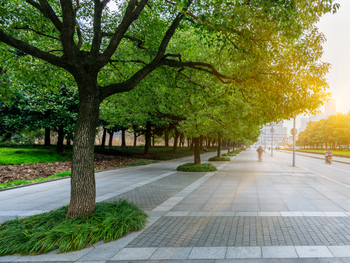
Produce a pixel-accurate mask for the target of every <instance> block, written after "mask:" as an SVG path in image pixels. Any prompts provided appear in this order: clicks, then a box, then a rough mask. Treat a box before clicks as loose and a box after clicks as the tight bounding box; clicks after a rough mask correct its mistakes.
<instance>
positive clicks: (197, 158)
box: [193, 137, 201, 164]
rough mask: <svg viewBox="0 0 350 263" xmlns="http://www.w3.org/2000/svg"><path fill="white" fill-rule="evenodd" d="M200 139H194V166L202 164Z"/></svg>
mask: <svg viewBox="0 0 350 263" xmlns="http://www.w3.org/2000/svg"><path fill="white" fill-rule="evenodd" d="M199 140H200V139H199V138H198V137H197V138H193V141H194V164H201V153H200V148H199Z"/></svg>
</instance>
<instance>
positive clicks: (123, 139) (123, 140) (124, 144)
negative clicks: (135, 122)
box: [122, 129, 126, 147]
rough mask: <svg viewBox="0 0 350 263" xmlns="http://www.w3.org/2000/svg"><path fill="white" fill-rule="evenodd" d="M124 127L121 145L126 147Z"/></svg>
mask: <svg viewBox="0 0 350 263" xmlns="http://www.w3.org/2000/svg"><path fill="white" fill-rule="evenodd" d="M125 131H126V130H125V129H122V147H126V142H125Z"/></svg>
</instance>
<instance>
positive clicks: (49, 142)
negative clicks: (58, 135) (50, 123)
mask: <svg viewBox="0 0 350 263" xmlns="http://www.w3.org/2000/svg"><path fill="white" fill-rule="evenodd" d="M50 131H51V129H50V127H48V128H45V143H44V145H45V146H50V145H51V140H50Z"/></svg>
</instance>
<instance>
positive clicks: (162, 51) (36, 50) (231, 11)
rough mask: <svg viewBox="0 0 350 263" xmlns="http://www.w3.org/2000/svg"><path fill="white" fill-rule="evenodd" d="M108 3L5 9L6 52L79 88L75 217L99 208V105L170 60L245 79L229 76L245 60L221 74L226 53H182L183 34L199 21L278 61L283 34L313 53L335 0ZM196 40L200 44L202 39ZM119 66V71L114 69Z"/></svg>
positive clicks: (200, 28) (0, 35)
mask: <svg viewBox="0 0 350 263" xmlns="http://www.w3.org/2000/svg"><path fill="white" fill-rule="evenodd" d="M108 3H109V0H103V1H100V0H96V1H93V2H92V1H88V2H80V1H76V2H75V3H73V2H72V1H70V0H60V1H59V2H58V1H49V0H38V1H35V0H25V2H22V1H21V2H5V3H4V4H3V5H2V6H1V7H0V8H1V9H0V16H1V19H2V23H1V25H0V42H2V43H4V44H5V45H4V44H3V45H2V46H1V48H2V52H6V51H5V50H7V49H8V47H12V48H13V49H16V50H20V51H22V52H24V53H26V54H29V55H30V57H27V58H26V60H28V61H29V60H32V59H33V57H34V58H37V59H40V60H43V61H46V62H47V63H49V64H51V65H52V66H53V68H52V70H54V67H59V68H61V69H64V70H65V71H66V72H69V74H70V75H71V76H72V77H73V78H74V80H75V81H76V83H77V86H78V90H79V97H80V108H79V115H78V119H77V123H76V128H75V138H74V146H73V159H72V175H71V201H70V206H69V210H68V214H67V216H68V217H75V216H77V215H79V214H91V213H92V212H93V211H94V208H95V195H96V192H95V191H96V190H95V178H94V168H93V167H94V166H93V160H94V155H93V146H94V139H95V129H96V127H97V124H98V120H99V105H100V103H101V102H102V101H103V100H104V99H105V98H107V97H109V96H110V95H112V94H115V93H120V92H126V91H130V90H132V89H133V88H134V87H135V86H136V85H138V84H139V83H140V82H141V81H142V80H143V79H144V78H145V77H146V76H147V75H149V74H150V73H151V72H152V71H154V70H155V69H157V68H159V67H162V66H168V67H176V68H179V69H183V68H191V69H194V70H199V71H202V72H203V73H204V74H211V75H214V76H216V77H217V78H219V79H220V80H221V81H222V82H234V81H235V82H239V81H240V79H239V78H238V79H237V78H234V77H231V76H229V75H230V72H232V71H237V72H238V71H239V70H238V68H239V67H241V66H242V65H239V64H238V63H235V64H231V63H228V62H229V61H226V62H224V61H222V65H221V66H222V67H220V69H222V72H223V73H220V72H218V71H217V70H216V69H215V68H214V67H213V66H212V64H211V61H212V60H213V59H218V56H216V58H215V57H214V56H212V57H211V59H207V60H206V61H203V60H202V61H196V60H195V61H192V60H191V56H189V55H187V56H186V55H185V54H179V53H178V52H177V50H178V49H177V47H176V46H173V43H176V40H178V39H181V38H177V36H178V35H181V33H182V32H184V31H186V28H190V27H193V26H194V27H196V30H197V31H196V33H197V34H199V35H201V36H203V37H206V36H210V38H212V39H214V38H221V39H222V41H223V42H224V41H225V43H231V44H230V47H229V48H228V49H226V50H227V52H229V49H230V50H231V52H230V53H232V54H234V53H237V52H236V51H237V50H238V51H241V54H242V59H243V56H245V55H244V54H250V53H252V54H254V56H255V57H256V61H258V59H259V58H262V57H268V56H269V55H271V56H270V58H269V60H270V63H271V61H273V60H274V58H275V57H276V56H272V54H273V53H275V55H278V54H277V53H280V52H281V50H278V49H279V48H282V49H284V48H288V47H287V46H286V47H281V46H280V45H279V43H280V41H283V40H284V41H286V42H290V43H293V42H294V43H295V45H298V46H300V51H301V55H305V54H302V53H307V52H308V49H304V47H305V45H304V44H305V43H302V42H303V41H302V40H301V39H302V38H300V37H301V36H302V35H303V33H304V32H306V31H307V30H310V29H312V24H313V23H314V22H316V21H317V20H318V18H319V16H320V15H322V14H323V13H325V12H329V11H330V10H332V9H333V8H334V7H333V5H332V1H331V0H328V1H320V0H313V1H306V0H300V1H297V2H296V3H295V2H294V1H274V0H269V1H265V0H258V1H248V0H247V1H245V0H242V1H233V2H217V1H213V2H211V1H206V2H192V1H183V2H181V1H178V2H174V3H173V2H171V1H166V2H161V1H153V2H149V1H148V0H140V1H137V0H129V1H127V2H118V6H117V9H118V11H110V10H109V8H108V6H107V4H108ZM148 7H149V8H148ZM304 9H306V10H304ZM82 21H84V22H82ZM276 21H279V22H278V23H276ZM177 29H178V30H177ZM140 32H141V33H140ZM316 33H317V32H316ZM142 35H143V36H142ZM137 36H139V37H137ZM298 40H299V41H298ZM308 40H309V39H307V38H306V39H305V41H308ZM130 42H131V43H136V46H137V47H136V48H135V47H134V46H133V45H131V44H130ZM145 42H147V45H146V44H145ZM296 42H298V43H296ZM189 44H190V45H192V47H194V46H195V44H196V43H189ZM271 44H273V45H271ZM309 44H310V43H309ZM316 49H317V47H316ZM130 50H132V51H133V53H132V54H131V53H130ZM143 51H144V53H142V52H143ZM167 52H169V53H167ZM198 52H200V51H197V53H198ZM257 53H259V54H257ZM207 55H210V54H207ZM212 55H214V54H212ZM242 61H243V60H242ZM264 61H266V59H265V60H264ZM291 61H294V58H291ZM115 64H117V66H116V65H115ZM125 64H126V65H125ZM225 64H226V65H225ZM259 65H261V64H259ZM274 66H280V64H278V63H275V64H274ZM48 67H49V66H48ZM235 67H238V68H235ZM112 70H113V71H114V72H115V74H111V73H110V71H112ZM276 70H277V69H276ZM281 70H284V68H281ZM316 70H318V69H316ZM225 74H226V75H225ZM252 74H254V75H256V74H258V75H260V74H264V70H261V69H260V70H258V68H256V70H254V71H252ZM254 75H251V77H253V76H254ZM316 75H317V74H316ZM244 78H247V76H244ZM291 81H293V80H291ZM271 85H273V83H272V84H271Z"/></svg>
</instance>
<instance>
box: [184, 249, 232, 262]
mask: <svg viewBox="0 0 350 263" xmlns="http://www.w3.org/2000/svg"><path fill="white" fill-rule="evenodd" d="M225 255H226V247H194V248H193V249H192V251H191V253H190V255H189V257H188V258H189V259H224V258H225Z"/></svg>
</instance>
